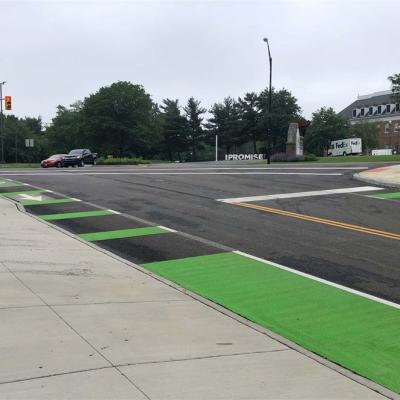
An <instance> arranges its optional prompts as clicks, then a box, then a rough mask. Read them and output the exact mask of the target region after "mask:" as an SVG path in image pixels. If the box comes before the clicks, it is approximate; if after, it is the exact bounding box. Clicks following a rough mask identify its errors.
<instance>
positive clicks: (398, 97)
mask: <svg viewBox="0 0 400 400" xmlns="http://www.w3.org/2000/svg"><path fill="white" fill-rule="evenodd" d="M388 79H389V81H390V83H391V84H392V93H393V98H394V100H395V101H400V74H394V75H391V76H389V78H388Z"/></svg>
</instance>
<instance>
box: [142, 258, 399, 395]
mask: <svg viewBox="0 0 400 400" xmlns="http://www.w3.org/2000/svg"><path fill="white" fill-rule="evenodd" d="M143 267H144V268H146V269H148V270H150V271H153V272H155V273H156V274H158V275H160V276H163V277H165V278H167V279H169V280H171V281H173V282H176V283H178V284H179V285H180V286H182V287H184V288H186V289H189V290H191V291H193V292H195V293H198V294H200V295H201V296H203V297H206V298H208V299H210V300H212V301H214V302H215V303H218V304H221V305H223V306H224V307H226V308H228V309H230V310H232V311H234V312H235V313H237V314H239V315H242V316H244V317H246V318H248V319H249V320H251V321H254V322H256V323H258V324H259V325H262V326H264V327H266V328H268V329H270V330H272V331H274V332H277V333H279V334H280V335H282V336H284V337H286V338H288V339H290V340H292V341H293V342H296V343H298V344H299V345H301V346H302V347H304V348H306V349H309V350H311V351H313V352H315V353H317V354H319V355H321V356H323V357H326V358H328V359H329V360H331V361H333V362H335V363H338V364H340V365H342V366H344V367H346V368H348V369H350V370H353V371H355V372H356V373H358V374H360V375H362V376H365V377H367V378H369V379H371V380H373V381H375V382H377V383H379V384H381V385H383V386H386V387H387V388H389V389H391V390H393V391H395V392H400V310H399V309H397V308H394V307H391V306H388V305H384V304H382V303H379V302H376V301H373V300H369V299H367V298H365V297H362V296H359V295H356V294H352V293H349V292H346V291H344V290H341V289H338V288H335V287H333V286H329V285H327V284H324V283H320V282H317V281H314V280H312V279H309V278H306V277H302V276H299V275H297V274H294V273H291V272H288V271H285V270H282V269H279V268H277V267H274V266H271V265H267V264H265V263H262V262H260V261H255V260H252V259H250V258H247V257H244V256H240V255H238V254H235V253H223V254H216V255H209V256H201V257H191V258H186V259H179V260H170V261H162V262H155V263H149V264H144V265H143Z"/></svg>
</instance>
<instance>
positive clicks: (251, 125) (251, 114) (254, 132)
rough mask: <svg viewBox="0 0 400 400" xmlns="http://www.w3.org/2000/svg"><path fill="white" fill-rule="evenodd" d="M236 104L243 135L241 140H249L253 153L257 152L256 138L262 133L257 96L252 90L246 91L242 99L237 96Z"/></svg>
mask: <svg viewBox="0 0 400 400" xmlns="http://www.w3.org/2000/svg"><path fill="white" fill-rule="evenodd" d="M238 105H239V115H240V122H241V129H242V135H243V136H244V137H243V138H242V139H241V141H245V140H246V139H247V140H250V141H251V142H252V144H253V151H254V153H257V140H259V139H260V138H261V135H262V129H261V124H260V119H261V111H260V110H259V108H258V105H259V96H258V95H257V94H256V93H254V92H251V93H246V94H245V95H244V97H243V99H242V98H240V97H239V100H238Z"/></svg>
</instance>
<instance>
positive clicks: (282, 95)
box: [258, 88, 301, 150]
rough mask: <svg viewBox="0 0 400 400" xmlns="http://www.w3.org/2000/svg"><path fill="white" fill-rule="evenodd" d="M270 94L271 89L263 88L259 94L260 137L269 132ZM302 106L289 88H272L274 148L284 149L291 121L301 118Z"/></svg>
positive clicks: (272, 135) (272, 136)
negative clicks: (277, 89)
mask: <svg viewBox="0 0 400 400" xmlns="http://www.w3.org/2000/svg"><path fill="white" fill-rule="evenodd" d="M268 94H269V90H268V89H265V90H263V91H262V92H261V93H260V94H259V96H258V109H259V111H260V114H261V116H260V124H259V126H260V137H262V136H264V135H266V134H267V129H268V125H269V113H268ZM300 113H301V108H300V106H299V105H298V104H297V99H296V97H294V96H293V95H292V94H291V93H290V92H289V91H288V90H286V89H281V90H279V91H276V90H275V89H274V88H272V107H271V139H272V147H273V150H283V149H284V148H285V144H286V140H287V132H288V129H289V123H290V122H291V121H292V120H293V119H295V118H299V117H300Z"/></svg>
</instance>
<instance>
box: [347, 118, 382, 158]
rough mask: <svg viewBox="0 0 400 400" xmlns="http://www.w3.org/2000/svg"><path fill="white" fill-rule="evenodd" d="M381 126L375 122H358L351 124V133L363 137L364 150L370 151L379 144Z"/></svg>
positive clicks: (352, 135) (353, 135)
mask: <svg viewBox="0 0 400 400" xmlns="http://www.w3.org/2000/svg"><path fill="white" fill-rule="evenodd" d="M378 134H379V126H378V124H377V123H374V122H358V123H356V124H353V125H350V128H349V135H350V136H351V137H358V138H361V139H362V148H363V151H366V152H369V151H370V150H371V149H373V148H376V147H378V145H379V139H378Z"/></svg>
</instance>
